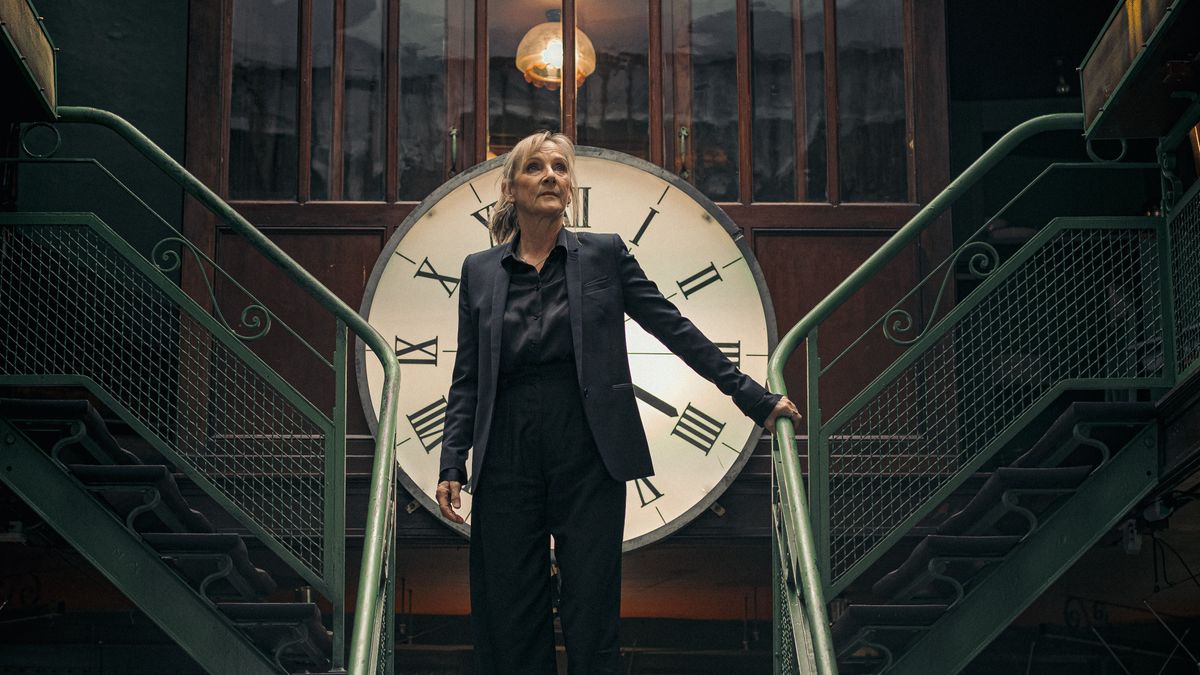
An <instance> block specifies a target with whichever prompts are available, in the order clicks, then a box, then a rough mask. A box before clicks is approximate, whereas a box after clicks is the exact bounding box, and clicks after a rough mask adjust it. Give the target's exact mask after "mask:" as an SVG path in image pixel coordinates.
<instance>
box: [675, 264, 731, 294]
mask: <svg viewBox="0 0 1200 675" xmlns="http://www.w3.org/2000/svg"><path fill="white" fill-rule="evenodd" d="M715 281H721V273H720V272H718V271H717V266H716V265H715V264H713V263H709V264H708V267H705V268H704V269H702V270H700V271H699V272H696V273H695V274H693V275H692V276H690V277H688V278H686V279H684V280H683V281H678V282H676V283H677V284H678V285H679V290H681V291H683V297H684V298H689V297H691V296H692V295H693V294H694V293H696V292H697V291H699V290H700V289H702V288H704V287H705V286H707V285H709V284H711V283H713V282H715Z"/></svg>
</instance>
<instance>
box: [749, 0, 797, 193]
mask: <svg viewBox="0 0 1200 675" xmlns="http://www.w3.org/2000/svg"><path fill="white" fill-rule="evenodd" d="M750 25H751V27H752V28H751V34H750V41H751V42H750V45H751V50H752V51H751V53H752V62H751V64H750V73H751V85H750V86H751V95H752V97H753V110H754V124H753V126H752V127H751V131H752V133H753V138H754V201H759V202H783V201H794V200H795V199H796V135H795V132H796V127H797V125H796V123H795V122H796V120H795V111H796V99H795V91H796V90H795V88H794V87H793V86H792V79H793V78H792V54H793V49H792V44H793V40H794V37H795V36H794V34H793V30H792V28H793V21H792V2H791V0H755V2H753V3H752V4H751V5H750Z"/></svg>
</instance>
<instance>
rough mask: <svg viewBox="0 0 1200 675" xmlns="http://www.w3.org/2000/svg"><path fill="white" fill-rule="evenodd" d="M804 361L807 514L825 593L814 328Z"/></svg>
mask: <svg viewBox="0 0 1200 675" xmlns="http://www.w3.org/2000/svg"><path fill="white" fill-rule="evenodd" d="M804 356H805V362H806V364H807V366H806V368H807V373H806V374H807V380H808V391H807V398H806V401H805V403H806V410H805V414H806V416H807V420H806V421H807V426H808V492H809V495H810V499H811V501H810V502H809V514H810V518H811V519H812V524H813V539H814V540H815V541H814V542H813V543H814V544H816V547H817V569H818V570H820V573H821V587H822V588H824V589H825V590H826V592H828V589H829V586H830V582H831V580H832V576H831V570H830V566H829V455H828V453H827V452H826V450H827V448H826V446H825V444H824V443H822V442H821V385H820V378H821V355H820V354H819V353H818V352H817V329H816V328H813V329H812V332H810V333H809V334H808V338H807V339H805V341H804Z"/></svg>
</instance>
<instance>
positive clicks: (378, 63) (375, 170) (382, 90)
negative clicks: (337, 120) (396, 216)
mask: <svg viewBox="0 0 1200 675" xmlns="http://www.w3.org/2000/svg"><path fill="white" fill-rule="evenodd" d="M386 14H387V8H386V3H385V2H384V0H346V28H345V32H344V41H345V42H344V44H345V46H344V49H345V56H344V57H343V59H344V67H345V73H346V89H345V94H344V97H343V99H342V105H343V110H342V154H343V162H344V164H343V168H342V171H343V180H342V190H343V193H342V194H343V197H344V198H345V199H348V200H361V199H371V200H381V199H383V196H384V185H383V183H384V162H385V161H386V156H385V152H384V142H385V140H386V138H385V129H386V122H387V108H386V102H387V87H386V86H385V82H384V45H385V44H386V40H387V38H386V33H385V31H384V26H385V25H386V20H385V18H386Z"/></svg>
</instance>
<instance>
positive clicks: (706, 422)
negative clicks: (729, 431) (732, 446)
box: [671, 403, 725, 455]
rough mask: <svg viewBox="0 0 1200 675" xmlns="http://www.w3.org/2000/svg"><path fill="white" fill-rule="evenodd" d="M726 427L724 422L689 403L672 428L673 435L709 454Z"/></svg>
mask: <svg viewBox="0 0 1200 675" xmlns="http://www.w3.org/2000/svg"><path fill="white" fill-rule="evenodd" d="M724 428H725V423H724V422H720V421H717V420H716V419H714V418H713V417H711V416H709V415H708V414H706V413H704V412H701V411H700V409H699V408H695V407H693V406H692V404H691V403H689V404H688V405H687V408H685V409H684V411H683V415H681V416H680V417H679V421H678V422H676V423H675V428H674V429H671V435H672V436H678V437H680V438H682V439H683V440H685V441H687V442H688V443H691V444H692V445H694V446H696V447H697V448H699V449H700V450H702V451H704V454H706V455H707V454H708V452H709V451H710V450H712V448H713V446H714V445H716V443H717V438H718V437H719V436H720V435H721V430H722V429H724Z"/></svg>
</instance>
